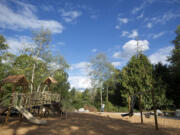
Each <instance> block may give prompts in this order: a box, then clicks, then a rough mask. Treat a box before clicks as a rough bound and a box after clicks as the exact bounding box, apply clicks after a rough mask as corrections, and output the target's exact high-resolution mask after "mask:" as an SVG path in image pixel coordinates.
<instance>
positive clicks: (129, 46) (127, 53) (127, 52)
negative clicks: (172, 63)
mask: <svg viewBox="0 0 180 135" xmlns="http://www.w3.org/2000/svg"><path fill="white" fill-rule="evenodd" d="M137 44H138V45H137ZM137 47H138V48H137ZM122 49H123V50H122V51H118V52H115V53H114V54H113V58H121V59H129V58H130V57H131V56H133V55H135V54H136V53H137V50H138V51H143V52H144V51H147V50H148V49H149V42H148V41H147V40H139V41H138V43H137V41H136V40H130V41H128V42H126V43H125V44H124V45H123V47H122Z"/></svg>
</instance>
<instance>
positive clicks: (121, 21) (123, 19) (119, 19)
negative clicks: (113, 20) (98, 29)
mask: <svg viewBox="0 0 180 135" xmlns="http://www.w3.org/2000/svg"><path fill="white" fill-rule="evenodd" d="M118 21H119V22H120V23H124V24H126V23H128V19H127V18H118Z"/></svg>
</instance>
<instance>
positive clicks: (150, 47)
mask: <svg viewBox="0 0 180 135" xmlns="http://www.w3.org/2000/svg"><path fill="white" fill-rule="evenodd" d="M179 7H180V1H179V0H56V1H55V0H16V1H15V0H14V1H13V0H0V34H3V35H4V36H5V37H6V39H7V42H8V44H9V46H10V49H9V51H10V52H12V53H15V54H18V49H19V48H22V46H23V45H27V44H32V41H31V33H32V31H33V30H38V29H40V28H41V27H47V28H48V29H50V30H51V31H52V42H51V48H52V51H53V53H54V54H57V53H61V54H62V55H63V56H64V57H65V59H66V60H67V62H68V63H69V64H70V65H71V68H70V70H69V71H68V73H69V81H70V83H71V86H72V87H73V86H74V87H76V88H79V89H84V88H86V87H90V85H91V84H90V78H89V77H88V75H87V68H86V66H87V65H88V60H89V59H90V57H92V56H93V55H95V54H96V53H99V52H104V53H106V54H107V56H108V58H109V60H110V61H111V62H112V64H113V65H114V66H116V67H117V68H120V69H121V68H122V67H123V66H124V65H125V64H126V63H127V61H128V60H129V58H130V57H131V56H132V55H133V54H135V52H136V50H137V46H136V44H137V41H136V39H137V38H138V40H139V41H138V42H139V46H140V48H141V50H142V51H143V52H144V53H145V54H146V55H147V56H148V58H149V59H150V61H151V62H152V63H157V62H159V61H161V62H162V63H164V64H167V61H166V57H167V56H168V55H169V54H170V52H171V50H172V48H173V45H172V44H171V41H172V40H173V39H174V38H175V33H174V31H175V29H176V27H177V25H179V24H180V8H179Z"/></svg>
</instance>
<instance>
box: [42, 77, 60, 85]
mask: <svg viewBox="0 0 180 135" xmlns="http://www.w3.org/2000/svg"><path fill="white" fill-rule="evenodd" d="M44 83H45V84H47V85H49V84H51V83H53V84H56V83H57V81H56V80H55V79H54V78H52V77H48V78H47V79H46V80H45V81H44Z"/></svg>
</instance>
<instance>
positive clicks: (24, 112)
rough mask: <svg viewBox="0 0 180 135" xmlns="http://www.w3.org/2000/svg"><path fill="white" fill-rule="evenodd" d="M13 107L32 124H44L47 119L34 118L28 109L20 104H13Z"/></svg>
mask: <svg viewBox="0 0 180 135" xmlns="http://www.w3.org/2000/svg"><path fill="white" fill-rule="evenodd" d="M15 108H16V109H17V110H18V111H19V112H20V113H21V114H22V115H23V116H24V117H25V118H26V119H27V120H28V121H29V122H31V123H33V124H39V125H45V124H46V123H47V121H45V120H39V119H37V118H35V117H34V116H33V115H32V114H31V113H30V112H29V111H27V110H26V109H25V108H23V107H22V106H15Z"/></svg>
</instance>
